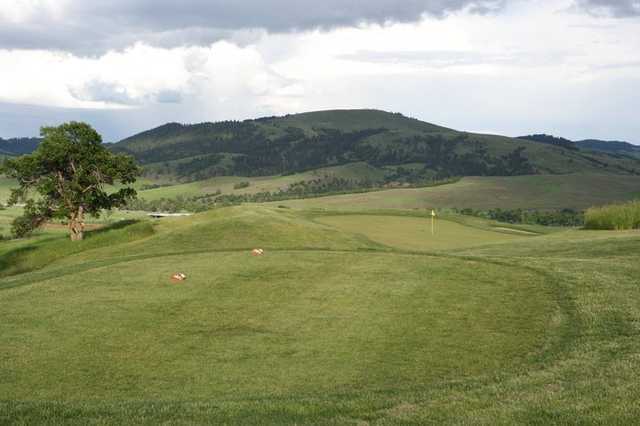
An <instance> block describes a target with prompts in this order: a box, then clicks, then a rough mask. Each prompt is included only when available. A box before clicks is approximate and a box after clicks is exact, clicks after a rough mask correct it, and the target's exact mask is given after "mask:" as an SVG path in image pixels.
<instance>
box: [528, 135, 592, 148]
mask: <svg viewBox="0 0 640 426" xmlns="http://www.w3.org/2000/svg"><path fill="white" fill-rule="evenodd" d="M518 139H524V140H528V141H533V142H540V143H546V144H548V145H555V146H559V147H562V148H566V149H573V150H577V149H579V148H578V146H577V145H576V143H575V142H573V141H570V140H569V139H565V138H559V137H556V136H552V135H546V134H544V133H543V134H537V135H528V136H518Z"/></svg>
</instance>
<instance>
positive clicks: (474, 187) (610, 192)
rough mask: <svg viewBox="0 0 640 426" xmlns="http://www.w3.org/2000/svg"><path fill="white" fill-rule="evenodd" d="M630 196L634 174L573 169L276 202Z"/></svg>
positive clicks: (555, 205)
mask: <svg viewBox="0 0 640 426" xmlns="http://www.w3.org/2000/svg"><path fill="white" fill-rule="evenodd" d="M142 194H143V195H142V196H144V192H143V193H142ZM635 199H640V176H624V175H592V174H586V175H582V174H573V175H534V176H509V177H465V178H462V179H461V180H460V181H459V182H455V183H451V184H447V185H442V186H435V187H426V188H397V189H388V190H384V191H376V192H366V193H355V194H344V195H334V196H327V197H321V198H309V199H304V200H285V201H279V202H277V204H283V205H287V206H290V207H296V208H325V209H339V210H366V209H425V208H434V207H436V208H445V207H458V208H474V209H492V208H503V209H517V208H522V209H541V210H552V209H563V208H573V209H577V210H584V209H587V208H589V207H591V206H599V205H604V204H608V203H612V202H615V201H626V200H635Z"/></svg>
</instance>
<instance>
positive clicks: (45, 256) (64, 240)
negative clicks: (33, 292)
mask: <svg viewBox="0 0 640 426" xmlns="http://www.w3.org/2000/svg"><path fill="white" fill-rule="evenodd" d="M138 223H140V221H139V220H134V219H128V220H122V221H119V222H116V223H113V224H110V225H108V226H105V227H103V228H100V229H95V230H92V231H87V232H85V238H84V240H82V241H77V242H73V241H71V240H70V239H69V237H68V236H67V235H64V236H62V235H60V236H56V237H52V238H46V239H42V240H35V241H32V242H31V243H30V244H28V245H25V246H22V247H18V248H15V249H13V250H10V251H8V252H6V253H4V254H2V255H0V278H4V277H9V276H13V275H17V274H22V273H25V272H31V271H34V270H37V269H41V268H44V267H45V266H47V265H49V264H51V263H52V262H54V261H56V260H58V259H61V258H63V257H66V256H70V255H73V254H76V253H79V252H82V251H84V250H89V249H93V248H98V247H101V246H102V245H107V244H118V243H120V242H125V241H127V240H129V239H131V237H128V238H127V237H125V238H122V237H120V236H119V235H117V234H118V233H117V232H114V231H119V230H122V229H125V228H128V227H132V226H134V225H136V224H138ZM112 233H113V234H112ZM111 235H113V237H114V238H113V241H110V240H111V238H110V237H111ZM132 237H133V238H134V239H135V235H133V236H132ZM103 240H104V241H103Z"/></svg>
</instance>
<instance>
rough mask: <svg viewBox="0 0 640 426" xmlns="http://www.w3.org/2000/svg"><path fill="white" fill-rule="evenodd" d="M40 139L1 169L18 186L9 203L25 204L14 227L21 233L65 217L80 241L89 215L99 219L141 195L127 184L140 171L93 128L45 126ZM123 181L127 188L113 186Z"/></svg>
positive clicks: (124, 186)
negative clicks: (108, 147)
mask: <svg viewBox="0 0 640 426" xmlns="http://www.w3.org/2000/svg"><path fill="white" fill-rule="evenodd" d="M41 135H42V137H43V138H44V139H43V141H42V143H41V144H40V145H39V146H38V148H37V149H36V150H35V151H34V152H33V153H32V154H29V155H24V156H22V157H18V158H15V159H9V160H6V161H5V163H4V165H3V167H2V169H3V170H2V171H3V172H4V174H6V175H7V176H9V177H12V178H15V179H16V180H17V181H18V184H19V187H18V188H16V189H13V190H12V193H11V197H10V198H9V204H10V205H11V204H16V203H18V202H21V201H22V202H24V203H25V210H24V214H23V216H21V217H19V218H17V219H16V220H15V221H14V223H13V231H14V233H15V234H16V235H18V236H22V235H26V234H28V233H29V232H31V231H32V230H33V229H35V228H37V227H39V226H40V225H42V224H43V223H44V222H46V221H47V220H50V219H63V220H66V221H67V222H68V225H69V233H70V236H71V239H72V240H73V241H77V240H81V239H82V238H83V236H84V220H85V216H86V215H91V216H94V217H98V216H99V215H100V212H101V211H103V210H105V209H107V210H109V209H112V208H116V207H121V206H123V205H125V204H126V202H127V201H128V200H130V199H133V198H135V196H136V191H135V190H134V189H133V188H131V187H129V186H127V185H129V184H132V183H134V182H135V180H136V177H137V176H138V175H139V174H140V169H139V167H138V166H137V165H136V163H135V161H134V160H133V158H131V157H129V156H126V155H116V154H114V153H112V152H110V151H109V150H108V149H107V148H106V147H105V146H104V145H103V144H102V137H101V136H100V135H99V134H98V132H96V131H95V130H94V129H93V128H92V127H91V126H90V125H88V124H86V123H78V122H70V123H65V124H62V125H60V126H58V127H43V128H42V129H41ZM118 182H120V183H121V184H122V185H123V186H122V187H121V188H120V189H118V190H116V189H115V188H114V187H113V186H112V185H114V184H116V183H118ZM33 195H36V196H35V197H34V196H33Z"/></svg>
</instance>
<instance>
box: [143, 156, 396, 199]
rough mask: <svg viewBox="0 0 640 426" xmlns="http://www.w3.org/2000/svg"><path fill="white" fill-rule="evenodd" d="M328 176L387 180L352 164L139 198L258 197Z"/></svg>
mask: <svg viewBox="0 0 640 426" xmlns="http://www.w3.org/2000/svg"><path fill="white" fill-rule="evenodd" d="M325 175H329V176H335V177H341V178H344V179H366V178H369V179H380V178H382V177H383V176H384V171H383V170H381V169H377V168H375V167H372V166H369V165H367V164H365V163H353V164H346V165H343V166H336V167H325V168H321V169H317V170H312V171H309V172H305V173H296V174H292V175H288V176H263V177H242V176H221V177H216V178H212V179H207V180H201V181H196V182H190V183H184V184H177V185H172V186H166V187H162V188H156V189H149V190H144V191H140V192H139V196H140V197H141V198H144V199H146V200H157V199H160V198H175V197H177V196H179V195H182V196H184V197H194V196H199V195H205V194H213V193H215V192H216V191H218V190H220V191H221V192H222V193H224V194H255V193H257V192H265V191H267V192H278V191H279V190H280V189H285V188H286V187H287V186H288V185H290V184H292V183H294V182H300V181H303V180H312V179H317V178H319V177H323V176H325ZM240 182H249V183H250V186H249V187H247V188H242V189H234V187H233V186H234V185H235V184H237V183H240Z"/></svg>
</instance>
